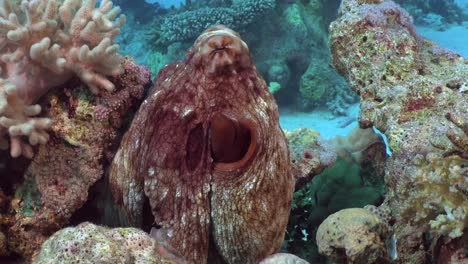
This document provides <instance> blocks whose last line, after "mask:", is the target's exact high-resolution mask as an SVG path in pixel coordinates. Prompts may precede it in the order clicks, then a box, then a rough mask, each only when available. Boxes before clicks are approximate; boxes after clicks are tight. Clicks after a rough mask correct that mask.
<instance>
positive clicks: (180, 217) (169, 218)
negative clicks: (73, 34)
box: [109, 26, 295, 263]
mask: <svg viewBox="0 0 468 264" xmlns="http://www.w3.org/2000/svg"><path fill="white" fill-rule="evenodd" d="M154 83H155V85H154V88H153V89H152V90H151V91H150V93H149V94H148V96H147V99H146V100H145V101H144V102H143V104H142V105H141V107H140V109H139V111H138V113H137V114H136V116H135V118H134V120H133V121H132V124H131V126H130V128H129V130H128V131H127V132H126V133H125V135H124V136H123V139H122V142H121V146H120V148H119V150H118V151H117V153H116V156H115V158H114V160H113V163H112V165H111V170H110V177H109V179H110V184H111V187H112V191H113V194H114V197H115V200H116V202H117V203H118V204H119V205H120V206H122V208H124V210H123V211H124V213H125V215H126V217H127V219H128V220H129V221H130V223H131V225H134V226H138V225H141V223H142V219H143V217H144V216H143V204H144V201H145V197H146V198H147V199H148V201H149V205H150V208H151V213H152V215H153V217H154V224H153V226H154V227H155V228H153V230H152V232H151V233H152V235H153V237H155V238H156V239H157V240H158V241H159V242H161V245H164V246H166V249H170V250H168V252H177V254H178V255H179V256H180V257H181V258H182V259H184V260H185V262H187V263H259V262H260V261H261V260H263V259H265V258H266V257H268V256H270V255H272V254H274V253H277V252H278V251H279V249H280V247H281V243H282V241H283V239H284V233H285V228H286V224H287V221H288V216H289V211H290V207H291V201H292V195H293V192H294V184H295V177H294V175H293V174H294V170H293V169H292V166H291V165H292V163H291V159H290V155H289V150H288V145H287V141H286V138H285V135H284V133H283V131H282V130H281V128H280V126H279V113H278V107H277V105H276V103H275V100H274V98H273V96H272V94H271V93H270V92H269V90H268V87H267V85H266V83H265V81H264V80H263V79H262V77H261V76H260V74H259V73H258V71H257V70H256V67H255V65H254V64H253V61H252V58H251V56H250V53H249V49H248V46H247V45H246V43H245V42H244V41H243V40H242V39H241V38H240V36H239V35H238V34H237V33H236V32H234V31H233V30H231V29H229V28H227V27H225V26H213V27H210V28H208V29H207V30H206V31H204V32H203V33H202V34H201V35H200V36H199V37H198V38H197V40H196V41H195V43H194V45H193V47H192V48H191V49H190V50H189V51H188V53H187V55H186V58H185V60H184V61H183V62H177V63H173V64H170V65H168V66H166V67H165V68H163V69H162V70H161V71H160V72H159V74H158V76H157V78H156V80H155V82H154ZM163 251H164V250H163Z"/></svg>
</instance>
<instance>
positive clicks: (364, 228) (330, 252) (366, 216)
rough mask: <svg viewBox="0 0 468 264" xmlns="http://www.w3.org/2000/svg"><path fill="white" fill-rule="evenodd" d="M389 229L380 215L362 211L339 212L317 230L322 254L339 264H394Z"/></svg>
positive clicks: (354, 209) (353, 209)
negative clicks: (387, 242)
mask: <svg viewBox="0 0 468 264" xmlns="http://www.w3.org/2000/svg"><path fill="white" fill-rule="evenodd" d="M388 235H389V230H388V229H387V225H386V224H385V223H382V219H381V218H379V217H378V216H377V215H375V214H374V213H372V212H371V211H368V210H366V209H362V208H349V209H343V210H341V211H338V212H336V213H334V214H332V215H330V216H329V217H327V219H325V221H323V223H322V224H320V226H319V228H318V230H317V238H316V239H317V245H318V248H319V252H320V253H321V254H324V255H326V256H327V257H328V258H330V259H331V260H332V261H336V262H338V263H355V264H360V263H362V264H364V263H368V264H371V263H390V262H389V261H387V260H388V257H387V249H386V246H385V240H386V239H387V237H388Z"/></svg>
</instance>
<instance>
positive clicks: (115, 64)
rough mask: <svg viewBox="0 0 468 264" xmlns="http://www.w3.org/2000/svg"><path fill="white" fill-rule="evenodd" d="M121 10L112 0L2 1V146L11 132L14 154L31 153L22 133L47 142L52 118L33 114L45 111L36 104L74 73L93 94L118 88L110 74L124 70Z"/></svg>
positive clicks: (0, 134) (0, 56)
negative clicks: (118, 41)
mask: <svg viewBox="0 0 468 264" xmlns="http://www.w3.org/2000/svg"><path fill="white" fill-rule="evenodd" d="M119 14H120V8H118V7H113V3H112V2H111V1H110V0H102V1H101V3H100V5H99V6H98V7H96V0H22V1H19V0H0V80H1V81H0V147H5V146H6V144H7V139H6V137H7V136H9V137H10V138H11V147H10V152H11V155H12V156H13V157H17V156H19V155H25V156H28V157H30V156H32V149H31V147H30V146H27V145H26V144H24V143H21V141H20V139H21V137H22V136H27V137H29V143H30V144H31V145H35V144H38V143H40V144H43V143H45V142H46V141H47V139H48V136H47V134H46V133H45V132H44V130H45V129H47V128H48V127H49V126H50V121H47V122H46V121H45V120H44V119H41V118H39V119H37V118H33V117H32V116H35V115H37V114H39V112H40V111H41V109H40V107H39V106H38V105H31V104H33V103H34V102H35V101H37V99H39V98H40V97H41V96H42V95H44V94H45V93H46V92H47V91H48V90H50V89H51V88H53V87H56V86H58V85H61V84H63V83H65V82H66V81H67V80H69V79H70V78H71V77H72V76H74V75H77V76H78V77H79V78H80V79H81V80H82V81H83V82H84V83H85V84H86V85H87V86H88V87H89V88H90V90H91V91H92V92H93V93H94V94H98V93H99V92H100V90H102V89H104V90H107V91H112V90H113V89H114V85H113V84H112V82H111V81H109V80H108V78H107V77H106V76H116V75H118V74H120V73H121V72H122V71H123V68H122V64H121V62H122V56H121V55H120V54H119V53H118V50H119V47H118V45H117V44H115V43H114V38H115V36H117V35H118V34H119V33H120V27H121V26H122V25H123V24H124V22H125V16H123V15H119ZM31 126H32V127H31ZM19 127H22V129H19Z"/></svg>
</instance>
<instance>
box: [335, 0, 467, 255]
mask: <svg viewBox="0 0 468 264" xmlns="http://www.w3.org/2000/svg"><path fill="white" fill-rule="evenodd" d="M339 14H340V16H339V18H338V19H337V20H336V21H335V22H334V23H332V25H331V26H330V32H331V36H330V46H331V50H332V60H333V64H334V66H335V67H336V69H337V70H338V71H339V72H340V73H341V74H343V75H344V76H345V77H346V79H347V80H348V82H349V83H350V84H351V87H352V88H353V90H355V91H356V93H357V94H359V95H360V97H361V111H360V116H359V123H360V126H361V127H371V126H375V127H376V128H377V129H378V130H380V131H382V132H384V133H385V135H386V136H387V138H388V142H389V146H390V149H391V151H392V156H391V158H389V159H388V160H387V162H386V176H385V181H386V184H387V187H388V189H389V192H388V197H387V199H388V206H389V207H390V208H391V210H392V213H393V214H394V216H395V219H396V222H395V233H396V239H397V241H399V242H398V244H397V245H398V248H397V250H398V261H399V262H401V263H423V262H424V261H426V256H427V254H425V252H424V247H423V246H422V245H423V243H424V244H426V245H431V246H430V247H440V243H437V241H438V240H439V239H441V240H443V241H444V242H445V243H451V241H452V240H453V239H454V238H457V237H461V236H462V235H463V233H466V228H467V227H466V215H467V214H468V183H467V181H466V179H467V177H466V175H467V174H468V171H467V170H468V168H467V166H466V164H467V162H468V161H467V157H468V147H467V146H468V144H467V142H468V133H467V132H468V131H467V129H466V120H468V111H467V109H468V100H466V92H467V90H466V88H465V87H467V85H468V78H467V76H468V63H467V60H466V59H465V58H463V57H461V56H459V55H457V54H455V53H453V52H451V51H448V50H445V49H443V48H441V47H438V46H437V45H435V44H434V43H432V42H430V41H427V40H424V39H422V38H421V37H420V36H418V34H417V33H416V31H415V29H414V27H413V25H412V20H411V18H410V16H409V15H408V13H407V12H406V11H404V10H403V9H402V8H401V7H399V6H398V5H396V4H395V3H393V2H391V1H371V0H367V1H366V0H346V1H343V2H342V5H341V7H340V12H339ZM349 32H354V33H353V34H349ZM455 250H456V249H455ZM433 257H434V258H437V255H435V256H433Z"/></svg>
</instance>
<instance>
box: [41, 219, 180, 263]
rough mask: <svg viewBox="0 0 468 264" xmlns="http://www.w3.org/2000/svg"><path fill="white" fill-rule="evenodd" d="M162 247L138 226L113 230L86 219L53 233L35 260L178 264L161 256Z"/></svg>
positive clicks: (50, 261)
mask: <svg viewBox="0 0 468 264" xmlns="http://www.w3.org/2000/svg"><path fill="white" fill-rule="evenodd" d="M158 246H159V245H158V244H157V242H156V240H154V239H153V238H151V237H150V236H149V235H148V234H147V233H145V232H143V231H141V230H139V229H136V228H115V229H110V228H106V227H102V226H97V225H94V224H91V223H89V222H85V223H82V224H80V225H78V226H76V227H67V228H64V229H62V230H60V231H58V232H56V233H55V234H54V235H52V236H51V237H50V238H49V239H48V240H46V242H44V244H43V245H42V249H41V252H40V253H39V256H38V257H37V258H36V260H35V261H34V263H35V264H47V263H75V261H78V262H79V263H93V264H107V263H108V264H117V263H119V264H127V263H128V264H133V263H145V264H166V263H167V264H170V263H176V262H175V261H172V260H169V259H167V258H164V257H162V256H161V255H158V250H159V249H158Z"/></svg>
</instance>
